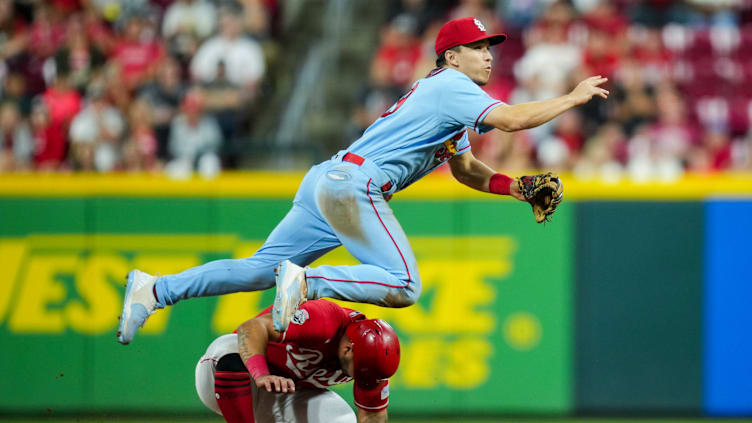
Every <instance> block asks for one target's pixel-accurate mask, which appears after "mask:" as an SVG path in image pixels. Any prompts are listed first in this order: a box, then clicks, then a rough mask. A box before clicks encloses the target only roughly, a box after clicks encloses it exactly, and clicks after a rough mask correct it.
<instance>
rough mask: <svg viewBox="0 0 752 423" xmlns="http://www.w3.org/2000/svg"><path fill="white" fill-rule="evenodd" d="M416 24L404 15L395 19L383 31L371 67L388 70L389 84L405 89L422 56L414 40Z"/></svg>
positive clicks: (415, 39) (412, 19)
mask: <svg viewBox="0 0 752 423" xmlns="http://www.w3.org/2000/svg"><path fill="white" fill-rule="evenodd" d="M416 28H417V22H415V19H414V18H413V17H412V16H410V15H406V14H402V15H398V16H397V17H395V18H394V19H393V20H392V22H391V23H390V24H389V26H388V27H387V28H386V29H384V32H383V35H382V44H381V47H379V49H378V51H377V52H376V56H375V57H374V59H373V63H372V65H371V66H372V67H383V68H385V69H387V70H388V76H389V82H390V84H391V85H393V86H395V87H401V88H406V87H407V86H408V85H410V83H411V82H412V79H413V74H414V72H415V67H416V66H417V65H418V62H419V61H420V59H421V56H422V49H421V45H420V40H419V39H418V38H416V36H415V31H416Z"/></svg>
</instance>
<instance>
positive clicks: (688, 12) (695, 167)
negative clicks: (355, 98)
mask: <svg viewBox="0 0 752 423" xmlns="http://www.w3.org/2000/svg"><path fill="white" fill-rule="evenodd" d="M751 6H752V2H750V1H749V0H686V1H671V0H643V1H639V0H632V1H629V0H621V1H618V0H617V1H606V0H572V1H547V0H525V1H514V0H499V1H495V2H488V1H482V0H463V1H459V2H434V1H424V0H402V1H396V2H393V7H392V12H391V16H392V17H391V19H390V21H389V23H388V24H387V25H386V26H385V27H384V29H383V34H382V44H381V46H380V47H379V49H378V51H377V52H376V54H375V56H374V58H373V63H372V67H371V83H370V86H369V87H368V88H367V89H365V90H364V92H363V94H362V97H361V101H360V107H359V108H358V112H357V113H356V116H355V118H354V124H355V126H356V127H357V128H359V129H362V128H365V127H366V126H367V125H368V124H369V123H370V122H372V121H373V120H374V118H375V117H377V116H378V115H379V114H380V113H381V111H382V110H384V109H385V107H387V105H389V104H391V103H392V102H393V100H394V97H395V96H396V95H398V93H400V92H404V91H405V90H406V87H408V86H409V84H410V83H411V81H413V80H415V79H417V78H419V77H422V76H424V75H425V74H426V73H428V71H430V69H431V68H432V67H433V66H434V60H435V54H434V52H433V43H434V39H435V36H436V33H437V32H438V29H439V28H440V26H441V24H442V23H443V22H444V21H445V20H446V19H447V18H455V17H462V16H475V17H478V18H479V19H480V20H481V21H482V22H483V24H484V25H485V27H486V29H487V31H488V32H505V33H507V34H508V35H509V38H508V39H507V41H506V42H505V43H503V44H501V45H499V46H497V47H494V57H495V60H494V74H493V76H492V79H491V81H490V82H489V84H488V85H487V86H485V87H484V88H485V90H486V91H487V92H488V93H489V94H491V96H492V97H495V98H498V99H500V100H503V101H506V102H509V103H511V104H516V103H520V102H524V101H532V100H542V99H547V98H551V97H555V96H559V95H562V94H565V93H567V92H568V91H569V90H571V89H572V88H573V87H574V86H575V85H576V83H577V82H579V81H580V80H582V79H584V78H586V77H587V76H591V75H604V76H607V77H608V78H609V79H610V81H609V84H608V86H607V87H606V88H607V89H608V90H610V92H611V96H610V97H609V99H608V100H607V101H604V100H601V99H596V100H595V101H592V102H590V103H589V104H588V105H587V106H586V107H582V108H578V109H575V110H572V111H570V112H568V113H566V114H564V115H562V116H560V117H559V118H557V119H556V120H555V121H552V122H550V123H549V124H547V125H543V126H542V127H539V128H536V129H533V130H529V131H522V132H518V133H514V134H505V133H501V132H500V131H492V132H490V133H488V134H485V135H483V136H478V135H475V136H474V137H472V138H471V141H472V145H473V151H474V154H475V155H476V156H478V157H479V158H481V160H483V161H485V162H486V163H488V164H489V165H492V166H493V167H495V168H496V169H502V170H504V171H509V172H513V171H515V170H525V169H531V168H546V169H554V170H559V171H561V170H571V171H574V172H575V173H577V174H580V175H583V176H590V177H600V178H605V179H612V178H620V177H621V176H622V175H625V174H626V175H630V177H631V178H634V179H637V180H644V179H673V178H676V177H678V176H680V175H681V174H682V173H683V172H684V171H686V170H690V171H696V172H712V171H723V170H752V135H750V134H752V132H750V128H752V125H751V124H752V84H750V82H749V81H750V79H751V78H752V9H750V7H751Z"/></svg>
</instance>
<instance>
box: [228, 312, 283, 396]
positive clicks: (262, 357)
mask: <svg viewBox="0 0 752 423" xmlns="http://www.w3.org/2000/svg"><path fill="white" fill-rule="evenodd" d="M281 337H282V335H281V334H280V333H279V332H277V331H276V330H274V324H273V323H272V315H271V314H268V313H267V314H262V315H261V316H258V317H256V318H254V319H251V320H248V321H247V322H245V323H243V324H242V325H240V326H239V327H238V353H239V354H240V358H241V359H242V360H243V363H245V366H246V368H248V372H249V373H250V374H251V377H253V380H254V382H255V383H256V386H258V387H259V388H265V389H266V390H267V392H272V390H273V391H274V392H285V393H287V392H295V382H293V381H292V379H288V378H286V377H282V376H276V375H271V374H269V368H268V366H267V364H266V346H267V344H268V343H269V341H270V340H271V341H279V340H280V338H281Z"/></svg>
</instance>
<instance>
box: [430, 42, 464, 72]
mask: <svg viewBox="0 0 752 423" xmlns="http://www.w3.org/2000/svg"><path fill="white" fill-rule="evenodd" d="M460 47H462V46H456V47H452V48H450V49H447V50H444V51H442V52H441V54H440V55H439V57H437V58H436V67H437V68H443V67H444V65H446V52H447V51H449V50H452V51H455V52H458V51H460Z"/></svg>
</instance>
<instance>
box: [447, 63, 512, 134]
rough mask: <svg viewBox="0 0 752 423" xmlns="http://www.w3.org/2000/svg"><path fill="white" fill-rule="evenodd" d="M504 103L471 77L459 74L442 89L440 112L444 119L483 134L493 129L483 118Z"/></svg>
mask: <svg viewBox="0 0 752 423" xmlns="http://www.w3.org/2000/svg"><path fill="white" fill-rule="evenodd" d="M502 104H504V103H503V102H501V101H500V100H496V99H495V98H492V97H491V96H489V95H488V94H487V93H486V92H485V91H483V90H482V89H480V87H479V86H478V85H477V84H476V83H474V82H473V81H471V80H470V79H469V78H467V77H465V76H458V77H457V78H454V79H453V80H452V81H451V82H450V83H449V84H447V86H446V88H445V89H444V90H443V91H442V94H441V101H440V102H439V114H440V116H441V117H442V120H443V121H446V122H449V123H450V124H453V125H463V126H465V127H467V128H471V129H472V130H474V131H475V132H477V133H479V134H482V133H484V132H488V131H490V130H491V129H493V127H491V126H488V125H483V124H482V122H483V119H485V117H486V116H487V115H488V113H489V112H490V111H491V110H493V109H494V108H495V107H498V106H500V105H502Z"/></svg>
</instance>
